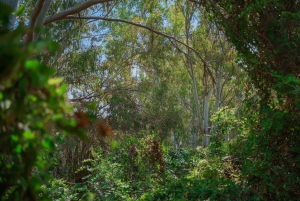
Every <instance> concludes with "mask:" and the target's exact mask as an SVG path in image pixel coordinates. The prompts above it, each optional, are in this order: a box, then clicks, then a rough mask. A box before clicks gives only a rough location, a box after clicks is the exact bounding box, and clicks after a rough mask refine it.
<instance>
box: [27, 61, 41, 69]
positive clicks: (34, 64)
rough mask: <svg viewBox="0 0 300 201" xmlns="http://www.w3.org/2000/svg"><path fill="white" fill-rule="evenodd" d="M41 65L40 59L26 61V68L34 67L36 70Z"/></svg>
mask: <svg viewBox="0 0 300 201" xmlns="http://www.w3.org/2000/svg"><path fill="white" fill-rule="evenodd" d="M39 66H40V62H39V61H38V60H26V61H25V68H26V69H33V70H36V69H38V68H39Z"/></svg>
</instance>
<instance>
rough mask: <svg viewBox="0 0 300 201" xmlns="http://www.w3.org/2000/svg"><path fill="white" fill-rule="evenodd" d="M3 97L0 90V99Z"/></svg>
mask: <svg viewBox="0 0 300 201" xmlns="http://www.w3.org/2000/svg"><path fill="white" fill-rule="evenodd" d="M2 98H3V93H2V92H1V91H0V100H2Z"/></svg>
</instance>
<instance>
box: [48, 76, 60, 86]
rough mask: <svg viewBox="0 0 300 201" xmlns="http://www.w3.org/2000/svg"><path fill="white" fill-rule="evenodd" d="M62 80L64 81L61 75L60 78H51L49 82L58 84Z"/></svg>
mask: <svg viewBox="0 0 300 201" xmlns="http://www.w3.org/2000/svg"><path fill="white" fill-rule="evenodd" d="M62 81H63V79H62V78H60V77H58V78H50V79H49V80H48V84H49V85H56V84H59V83H61V82H62Z"/></svg>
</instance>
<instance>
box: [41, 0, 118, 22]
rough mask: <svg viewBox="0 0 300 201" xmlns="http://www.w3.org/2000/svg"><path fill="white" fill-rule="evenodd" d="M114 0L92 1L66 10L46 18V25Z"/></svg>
mask: <svg viewBox="0 0 300 201" xmlns="http://www.w3.org/2000/svg"><path fill="white" fill-rule="evenodd" d="M110 1H114V0H90V1H86V2H84V3H82V4H80V5H78V6H74V7H72V8H69V9H66V10H64V11H62V12H59V13H55V14H54V15H51V16H48V17H46V18H45V21H44V25H47V24H50V23H51V22H54V21H57V20H62V19H64V18H65V17H66V16H68V15H73V14H76V13H79V12H81V11H83V10H85V9H87V8H89V7H91V6H93V5H96V4H100V3H106V2H110Z"/></svg>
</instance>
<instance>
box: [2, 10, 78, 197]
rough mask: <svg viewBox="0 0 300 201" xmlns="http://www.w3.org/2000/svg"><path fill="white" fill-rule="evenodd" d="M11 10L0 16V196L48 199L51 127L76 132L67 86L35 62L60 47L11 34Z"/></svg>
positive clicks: (20, 28) (21, 29)
mask: <svg viewBox="0 0 300 201" xmlns="http://www.w3.org/2000/svg"><path fill="white" fill-rule="evenodd" d="M9 11H10V8H9V7H6V5H4V4H1V6H0V15H1V16H0V17H1V22H2V26H1V27H0V60H1V62H0V63H1V64H0V65H1V68H0V69H1V80H0V88H1V91H0V108H1V109H0V116H1V119H0V125H1V128H0V132H1V141H0V147H1V148H0V149H1V151H0V186H1V189H0V196H1V200H49V198H48V194H47V192H46V191H45V188H42V186H43V185H46V184H47V181H48V179H49V174H48V171H47V168H48V167H49V164H51V162H50V161H51V159H52V154H53V151H54V150H55V146H54V140H53V137H52V136H51V135H50V133H51V129H52V126H54V125H55V126H56V127H57V128H59V129H60V130H59V132H61V133H63V134H66V133H67V132H68V133H77V134H78V135H80V136H82V137H83V132H81V130H80V129H79V127H76V122H75V120H73V119H67V118H66V116H70V115H72V107H70V106H69V105H68V104H67V103H66V97H65V92H66V85H65V84H60V83H61V81H62V79H60V78H54V77H51V76H52V75H53V73H54V70H53V69H52V68H50V67H48V66H46V65H44V64H42V63H40V62H39V61H38V60H36V59H35V55H37V54H40V53H41V52H42V51H44V52H47V54H52V53H53V52H54V50H55V49H56V47H57V44H56V43H53V42H51V41H49V40H39V41H35V42H32V43H26V42H24V41H22V40H21V39H22V35H23V33H24V31H25V32H26V29H25V28H24V27H23V26H22V23H20V25H19V26H18V27H17V28H16V29H14V30H8V29H7V23H8V20H7V18H8V14H9V13H10V12H9Z"/></svg>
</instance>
